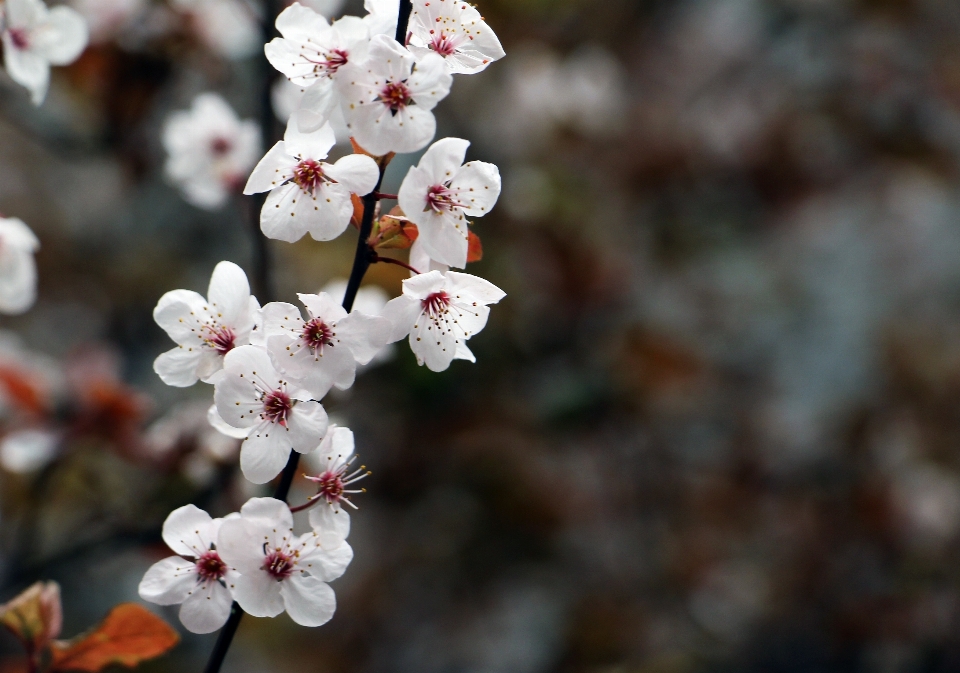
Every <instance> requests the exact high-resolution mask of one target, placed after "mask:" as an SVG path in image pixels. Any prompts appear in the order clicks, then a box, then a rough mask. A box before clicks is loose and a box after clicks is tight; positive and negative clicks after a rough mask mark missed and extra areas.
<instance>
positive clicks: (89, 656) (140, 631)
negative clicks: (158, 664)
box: [50, 603, 180, 673]
mask: <svg viewBox="0 0 960 673" xmlns="http://www.w3.org/2000/svg"><path fill="white" fill-rule="evenodd" d="M179 640H180V636H179V635H178V634H177V632H176V631H174V630H173V629H172V628H171V627H170V625H169V624H167V623H166V622H165V621H163V620H162V619H160V618H159V617H157V616H156V615H154V614H153V613H152V612H150V611H149V610H147V609H146V608H144V607H141V606H139V605H137V604H135V603H121V604H120V605H118V606H117V607H115V608H114V609H113V610H111V611H110V614H108V615H107V616H106V618H105V619H104V620H103V621H102V622H101V623H100V625H99V626H97V628H96V629H94V630H93V631H91V632H89V633H87V634H84V635H82V636H77V637H76V638H74V639H73V640H69V641H54V642H53V648H52V654H53V663H52V664H51V666H50V672H51V673H54V672H56V671H89V672H90V673H96V672H97V671H99V670H101V669H102V668H104V667H105V666H107V665H109V664H121V665H123V666H128V667H132V666H136V665H137V664H139V663H140V662H141V661H144V660H146V659H153V658H154V657H158V656H160V655H161V654H163V653H164V652H166V651H167V650H169V649H170V648H172V647H173V646H174V645H176V644H177V643H178V642H179Z"/></svg>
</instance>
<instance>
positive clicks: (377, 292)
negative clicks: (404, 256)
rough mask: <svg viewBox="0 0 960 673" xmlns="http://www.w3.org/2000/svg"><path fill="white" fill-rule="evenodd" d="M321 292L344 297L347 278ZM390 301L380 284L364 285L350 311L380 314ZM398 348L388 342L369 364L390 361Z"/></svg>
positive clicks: (322, 289)
mask: <svg viewBox="0 0 960 673" xmlns="http://www.w3.org/2000/svg"><path fill="white" fill-rule="evenodd" d="M415 244H416V241H414V245H415ZM444 271H446V269H444ZM320 292H321V293H322V292H326V293H327V294H329V295H330V296H331V297H334V298H336V297H343V296H344V295H345V294H346V292H347V279H346V278H337V279H335V280H331V281H330V282H329V283H327V284H326V285H324V286H323V287H322V288H321V289H320ZM388 301H390V295H388V294H387V291H386V290H384V289H383V288H382V287H380V286H379V285H363V286H361V287H360V289H358V290H357V296H356V297H354V299H353V306H352V307H351V309H350V312H351V313H356V312H359V313H366V314H367V315H380V311H382V310H383V307H384V306H386V305H387V302H388ZM396 348H397V347H396V346H394V345H393V344H387V345H386V346H384V347H383V348H381V349H380V350H379V351H377V354H376V355H374V356H373V359H372V360H370V362H369V363H368V365H369V366H371V367H372V366H375V365H379V364H383V363H384V362H388V361H389V360H391V359H392V358H393V356H394V355H395V351H396Z"/></svg>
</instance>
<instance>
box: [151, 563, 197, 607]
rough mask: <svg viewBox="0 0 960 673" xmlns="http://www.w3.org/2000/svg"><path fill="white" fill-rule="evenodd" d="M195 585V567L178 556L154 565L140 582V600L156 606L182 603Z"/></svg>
mask: <svg viewBox="0 0 960 673" xmlns="http://www.w3.org/2000/svg"><path fill="white" fill-rule="evenodd" d="M196 583H197V574H196V565H195V564H194V563H193V562H191V561H187V560H186V559H182V558H180V557H179V556H171V557H169V558H165V559H163V560H162V561H158V562H156V563H154V564H153V565H152V566H150V568H149V569H148V570H147V572H146V574H145V575H144V576H143V579H142V580H140V587H139V589H138V591H139V593H140V598H142V599H143V600H145V601H149V602H151V603H156V604H157V605H176V604H177V603H182V602H183V600H184V599H185V598H186V597H187V595H188V594H189V593H190V590H191V589H192V588H193V587H194V585H196Z"/></svg>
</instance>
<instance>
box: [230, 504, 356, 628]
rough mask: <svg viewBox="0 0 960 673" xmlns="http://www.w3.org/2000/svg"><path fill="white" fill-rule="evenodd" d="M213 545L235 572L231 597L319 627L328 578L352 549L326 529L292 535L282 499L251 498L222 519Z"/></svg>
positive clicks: (328, 612)
mask: <svg viewBox="0 0 960 673" xmlns="http://www.w3.org/2000/svg"><path fill="white" fill-rule="evenodd" d="M218 549H219V550H220V553H221V554H222V555H223V558H224V559H225V560H226V561H227V562H228V563H229V564H230V565H232V566H234V567H236V568H237V570H238V571H239V572H240V577H239V578H238V579H237V582H236V589H234V594H233V595H234V598H235V599H236V601H237V602H238V603H239V604H240V607H242V608H243V609H244V610H245V611H246V612H247V613H249V614H251V615H253V616H254V617H276V616H277V615H279V614H280V613H281V612H283V611H284V610H286V611H287V614H289V615H290V618H291V619H293V621H295V622H296V623H297V624H300V625H302V626H320V625H321V624H324V623H326V622H328V621H330V618H331V617H333V613H334V611H335V610H336V598H335V596H334V593H333V589H331V588H330V585H328V584H327V582H330V581H332V580H335V579H337V578H338V577H340V576H341V575H342V574H343V572H344V571H345V570H346V568H347V566H348V565H349V564H350V561H351V560H352V559H353V550H352V549H351V548H350V545H349V544H347V542H346V541H345V540H344V539H343V537H342V536H340V535H338V534H337V533H336V532H334V531H331V530H320V531H312V532H309V533H305V534H303V535H299V536H298V535H295V534H294V532H293V515H292V514H291V513H290V508H289V507H287V505H286V503H284V502H281V501H279V500H275V499H273V498H252V499H250V500H248V501H247V503H246V504H245V505H244V506H243V508H241V510H240V517H239V518H237V519H231V520H229V521H224V523H223V526H222V527H221V528H220V537H219V545H218Z"/></svg>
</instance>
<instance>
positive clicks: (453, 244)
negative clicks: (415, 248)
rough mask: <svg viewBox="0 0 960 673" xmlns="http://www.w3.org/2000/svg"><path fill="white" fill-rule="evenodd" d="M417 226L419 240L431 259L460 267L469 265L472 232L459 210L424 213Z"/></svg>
mask: <svg viewBox="0 0 960 673" xmlns="http://www.w3.org/2000/svg"><path fill="white" fill-rule="evenodd" d="M458 210H459V209H458ZM417 226H418V227H419V231H420V235H419V236H418V237H417V241H419V242H420V245H421V246H423V250H424V252H426V253H427V255H429V257H430V258H431V259H434V260H436V261H438V262H440V263H441V264H446V265H447V266H452V267H455V268H458V269H462V268H463V267H465V266H466V265H467V255H468V253H469V251H470V243H469V234H470V232H469V227H468V226H467V220H466V218H465V217H464V216H463V215H462V214H460V213H458V212H457V211H454V212H452V213H437V212H434V211H430V212H426V213H422V214H421V216H420V222H418V223H417ZM418 270H420V271H422V269H418Z"/></svg>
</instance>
